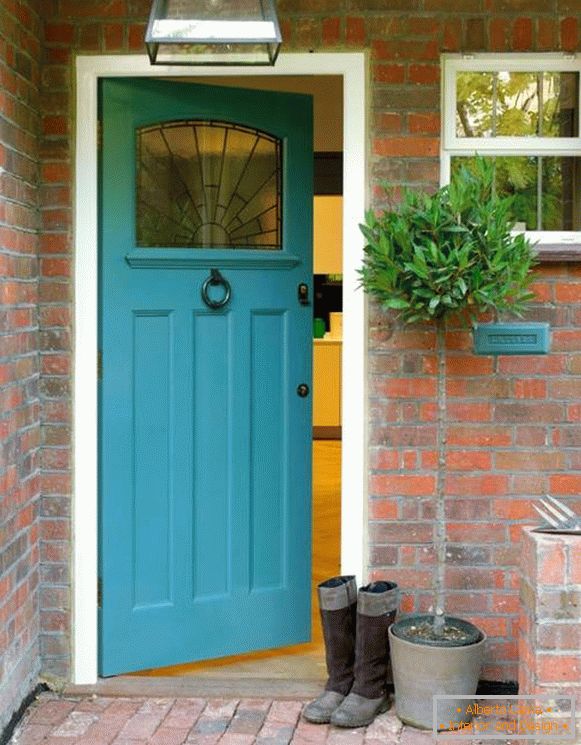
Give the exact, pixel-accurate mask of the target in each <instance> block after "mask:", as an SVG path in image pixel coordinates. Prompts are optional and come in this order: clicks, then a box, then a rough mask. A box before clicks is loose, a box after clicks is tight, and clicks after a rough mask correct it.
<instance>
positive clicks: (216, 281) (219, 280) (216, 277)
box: [202, 269, 232, 310]
mask: <svg viewBox="0 0 581 745" xmlns="http://www.w3.org/2000/svg"><path fill="white" fill-rule="evenodd" d="M216 285H222V287H223V288H224V295H223V297H222V298H220V299H219V300H212V298H211V297H210V295H209V294H208V288H209V287H210V286H212V287H215V286H216ZM231 295H232V288H231V287H230V282H228V280H227V279H225V278H224V277H223V276H222V275H221V274H220V271H219V269H210V276H209V277H208V278H207V279H206V280H205V281H204V284H203V285H202V300H203V301H204V302H205V303H206V305H207V306H208V308H212V309H214V310H217V309H218V308H223V307H224V306H225V305H226V304H227V303H228V301H229V300H230V296H231Z"/></svg>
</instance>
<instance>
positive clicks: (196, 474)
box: [99, 80, 312, 675]
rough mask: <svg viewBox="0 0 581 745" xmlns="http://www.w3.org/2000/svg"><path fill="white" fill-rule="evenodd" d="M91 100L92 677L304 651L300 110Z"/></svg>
mask: <svg viewBox="0 0 581 745" xmlns="http://www.w3.org/2000/svg"><path fill="white" fill-rule="evenodd" d="M101 106H102V118H103V152H102V163H101V241H100V244H101V256H100V265H101V266H100V268H101V283H100V292H101V317H100V320H101V327H100V335H101V345H102V350H103V378H102V381H101V384H100V386H101V417H100V421H101V437H100V485H101V486H100V491H101V497H100V574H101V578H102V608H101V609H100V613H99V616H100V617H99V621H100V668H101V674H102V675H112V674H115V673H119V672H128V671H131V670H139V669H143V668H148V667H159V666H164V665H171V664H177V663H181V662H187V661H191V660H199V659H207V658H212V657H218V656H223V655H228V654H235V653H240V652H245V651H251V650H253V649H261V648H268V647H275V646H281V645H287V644H292V643H298V642H301V641H306V640H307V639H308V638H309V636H310V522H311V518H310V497H311V495H310V489H311V460H310V458H311V455H310V443H311V402H310V397H308V398H300V397H299V396H298V395H297V393H296V389H297V386H298V385H299V384H300V383H307V384H308V385H310V381H311V353H312V347H311V343H312V342H311V337H312V309H311V307H310V306H303V305H301V304H300V303H299V302H298V296H297V286H298V284H299V283H301V282H305V283H307V284H308V285H309V287H311V284H312V283H311V275H312V254H311V237H312V217H311V210H312V145H311V141H312V132H311V127H312V123H311V122H312V110H311V101H310V98H309V97H306V96H298V95H294V94H278V93H271V92H261V91H244V90H238V89H230V88H227V89H221V88H217V87H214V86H199V85H190V84H187V83H170V82H166V81H150V80H107V81H103V84H102V90H101ZM208 122H212V123H213V124H212V125H211V126H212V127H213V129H212V130H211V131H210V125H209V124H208ZM184 123H185V125H184ZM220 123H224V126H223V125H222V124H220ZM184 126H185V127H186V129H184ZM180 127H181V129H180ZM206 130H207V131H206ZM145 131H147V132H148V133H150V134H151V133H152V132H153V133H154V135H151V136H149V135H148V137H149V139H148V140H147V142H148V143H149V144H147V143H146V144H147V147H149V148H150V149H151V152H149V155H148V156H147V157H149V156H151V157H150V159H149V161H148V162H149V165H148V167H149V169H150V171H149V173H148V174H147V176H143V172H142V170H140V168H141V167H138V165H137V163H136V160H138V159H139V158H141V159H143V156H144V153H143V149H144V148H145V147H146V145H144V139H143V137H142V133H143V132H145ZM172 138H173V139H172ZM180 138H181V139H180ZM202 141H204V142H205V143H206V145H207V162H206V161H204V158H205V157H206V156H205V155H200V153H202V151H203V147H202V146H203V142H202ZM245 142H246V144H248V143H249V142H250V143H251V147H250V150H249V149H248V148H247V150H246V151H245V153H246V154H245V155H240V152H241V151H242V147H243V145H244V143H245ZM151 143H153V144H151ZM184 143H185V144H184ZM273 143H275V144H273ZM230 147H232V148H233V149H234V151H235V153H236V155H235V158H234V160H233V161H232V162H230V161H228V160H227V159H226V158H225V157H224V153H225V152H226V151H227V150H228V149H229V148H230ZM164 148H165V150H164ZM188 148H189V151H188ZM220 148H222V149H221V150H220ZM261 148H262V149H261ZM188 152H189V153H190V155H189V156H188ZM249 152H250V153H251V154H250V155H249ZM273 152H275V153H278V155H276V157H277V158H280V159H281V161H282V162H281V165H279V166H277V167H278V168H279V170H278V171H276V174H275V175H274V176H273V173H274V170H273V165H272V164H273V157H274V156H273ZM152 153H153V154H152ZM156 153H157V155H156ZM164 153H165V154H164ZM192 153H193V154H192ZM188 157H189V160H188ZM241 159H242V161H243V162H241ZM152 163H153V165H152ZM229 163H231V166H229V165H228V164H229ZM237 169H238V170H237ZM251 170H252V171H253V180H250V178H249V176H248V174H249V173H250V171H251ZM140 174H141V175H140ZM245 174H246V177H245ZM273 178H275V179H277V180H278V181H277V184H276V188H274V187H273V184H272V179H273ZM140 179H144V183H145V182H146V183H147V188H144V187H143V186H140V183H139V182H140ZM156 179H157V186H159V188H160V189H161V190H162V192H163V190H164V189H165V190H170V191H169V196H168V195H167V194H166V195H165V196H163V194H161V195H160V196H159V197H158V196H155V194H156V193H157V192H155V191H153V189H154V186H156V183H155V182H156ZM269 180H270V181H269ZM202 187H203V188H202ZM273 188H274V191H273ZM204 189H205V191H204ZM275 192H276V194H278V195H279V197H280V198H279V202H278V206H275V207H273V194H274V193H275ZM275 201H276V200H275ZM144 210H145V213H144ZM162 213H163V214H162ZM152 215H153V216H154V217H152ZM200 216H201V217H200ZM168 225H171V229H169V228H168ZM162 228H163V230H162ZM166 228H167V229H166ZM277 231H279V232H278V233H277ZM277 236H278V237H277ZM163 240H165V241H166V243H165V245H164V244H163V243H162V241H163ZM277 241H278V245H276V242H277ZM208 246H213V247H211V248H209V247H208ZM212 269H218V270H219V271H220V272H221V274H222V276H223V277H224V278H225V279H226V280H227V281H228V282H229V283H230V285H231V288H232V293H231V298H230V301H229V302H228V303H227V304H226V305H225V306H224V307H223V308H218V309H212V308H209V307H208V306H207V305H206V304H205V303H204V301H203V299H202V294H201V289H202V286H203V284H204V282H205V280H206V279H208V278H209V277H210V276H211V275H210V272H211V270H212ZM210 291H211V293H213V299H217V297H218V296H220V293H222V292H223V289H222V288H221V287H213V286H212V285H210ZM311 293H312V290H311Z"/></svg>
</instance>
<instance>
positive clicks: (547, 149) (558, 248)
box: [440, 53, 581, 261]
mask: <svg viewBox="0 0 581 745" xmlns="http://www.w3.org/2000/svg"><path fill="white" fill-rule="evenodd" d="M502 71H510V72H576V73H578V74H579V85H580V95H579V101H580V109H581V59H579V58H578V57H577V56H576V55H575V54H551V53H538V54H516V53H514V54H502V55H499V54H489V53H487V54H464V55H461V54H460V55H459V54H445V55H442V108H441V111H442V147H441V153H440V165H441V168H440V180H441V183H442V185H444V184H448V183H449V182H450V173H451V160H452V157H454V156H458V155H465V156H470V155H477V154H479V155H527V154H531V155H532V154H535V155H546V156H559V155H568V156H574V157H579V158H581V136H580V135H581V132H577V137H494V138H490V137H470V138H468V137H458V136H457V135H456V75H457V74H458V73H459V72H502ZM578 123H579V124H578V126H581V111H580V115H579V116H578ZM526 235H527V237H529V238H530V239H531V241H533V242H534V243H535V244H536V245H537V249H538V252H539V257H540V258H541V259H542V260H544V261H576V260H579V259H581V230H571V231H549V230H542V231H541V230H531V231H527V232H526Z"/></svg>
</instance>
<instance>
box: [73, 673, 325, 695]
mask: <svg viewBox="0 0 581 745" xmlns="http://www.w3.org/2000/svg"><path fill="white" fill-rule="evenodd" d="M324 684H325V681H316V680H288V679H280V678H254V677H253V678H224V677H215V678H214V677H205V676H204V677H199V678H198V677H195V676H180V677H148V676H139V675H117V676H115V677H112V678H99V679H98V680H97V683H95V684H94V685H74V684H72V683H71V684H69V685H67V686H65V688H64V690H63V693H64V694H65V695H69V696H91V695H93V694H94V695H98V696H129V697H132V696H138V697H142V696H145V697H154V698H155V697H169V698H267V699H291V700H302V699H311V698H314V697H316V696H318V695H319V694H320V693H321V692H322V690H323V687H324Z"/></svg>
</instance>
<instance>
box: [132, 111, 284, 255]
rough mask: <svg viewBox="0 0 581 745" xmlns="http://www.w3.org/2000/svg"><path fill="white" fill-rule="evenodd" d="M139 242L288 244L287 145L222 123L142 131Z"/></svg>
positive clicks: (199, 245) (214, 245) (169, 124)
mask: <svg viewBox="0 0 581 745" xmlns="http://www.w3.org/2000/svg"><path fill="white" fill-rule="evenodd" d="M136 238H137V245H138V246H141V247H153V246H156V247H169V248H234V249H235V248H259V249H266V250H277V249H280V248H281V143H280V140H278V139H277V138H275V137H272V136H270V135H268V134H266V133H265V132H260V131H258V130H254V129H250V128H248V127H243V126H239V125H236V124H230V123H227V122H215V121H179V122H167V123H164V124H156V125H153V126H148V127H142V128H140V129H138V131H137V225H136Z"/></svg>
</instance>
